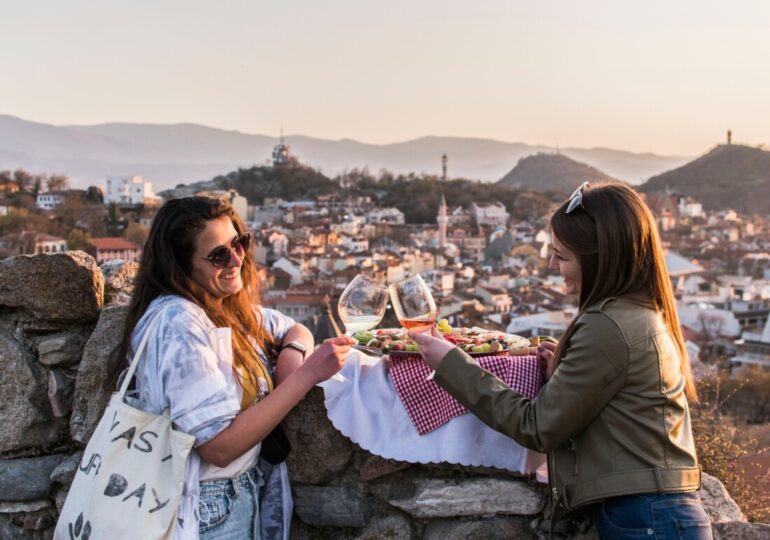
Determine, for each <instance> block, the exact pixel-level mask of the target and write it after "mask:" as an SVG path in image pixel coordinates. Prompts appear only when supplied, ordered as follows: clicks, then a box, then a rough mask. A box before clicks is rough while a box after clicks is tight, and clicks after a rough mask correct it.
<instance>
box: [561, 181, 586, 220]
mask: <svg viewBox="0 0 770 540" xmlns="http://www.w3.org/2000/svg"><path fill="white" fill-rule="evenodd" d="M589 186H590V184H589V183H588V182H583V183H582V184H580V185H579V186H578V188H577V189H576V190H575V191H573V192H572V195H570V196H569V203H568V204H567V208H566V209H565V210H564V213H565V214H571V213H572V212H573V211H574V210H575V208H577V207H580V208H582V209H583V211H585V210H586V207H585V206H583V191H584V190H585V188H587V187H589ZM586 214H587V215H588V217H591V214H588V212H586ZM591 219H592V220H593V218H592V217H591Z"/></svg>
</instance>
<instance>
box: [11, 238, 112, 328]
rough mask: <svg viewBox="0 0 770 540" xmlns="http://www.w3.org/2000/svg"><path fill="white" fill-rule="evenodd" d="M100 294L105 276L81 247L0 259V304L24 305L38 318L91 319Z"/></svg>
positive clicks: (99, 300) (94, 314) (100, 301)
mask: <svg viewBox="0 0 770 540" xmlns="http://www.w3.org/2000/svg"><path fill="white" fill-rule="evenodd" d="M103 297H104V277H103V276H102V273H101V271H100V270H99V267H97V266H96V261H95V260H94V258H93V257H91V256H90V255H88V254H86V253H84V252H82V251H68V252H65V253H55V254H47V253H43V254H40V255H33V256H27V255H21V256H18V257H8V258H6V259H3V260H2V261H0V305H2V306H9V307H18V308H23V309H25V310H27V311H28V312H30V313H31V314H32V315H34V316H35V317H36V318H38V319H50V320H65V321H86V320H93V319H95V318H96V317H98V316H99V311H100V310H101V308H102V299H103Z"/></svg>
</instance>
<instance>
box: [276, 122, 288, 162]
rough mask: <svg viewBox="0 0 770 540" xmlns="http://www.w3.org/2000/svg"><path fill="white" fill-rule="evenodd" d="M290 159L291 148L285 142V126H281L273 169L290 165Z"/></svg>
mask: <svg viewBox="0 0 770 540" xmlns="http://www.w3.org/2000/svg"><path fill="white" fill-rule="evenodd" d="M289 159H290V154H289V146H288V145H286V144H285V143H284V141H283V126H281V139H280V142H279V143H278V144H276V145H275V146H274V147H273V167H280V166H282V165H286V164H287V163H289Z"/></svg>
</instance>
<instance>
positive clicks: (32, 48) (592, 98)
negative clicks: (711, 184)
mask: <svg viewBox="0 0 770 540" xmlns="http://www.w3.org/2000/svg"><path fill="white" fill-rule="evenodd" d="M0 13H2V17H1V18H0V114H11V115H14V116H19V117H22V118H25V119H28V120H34V121H38V122H45V123H52V124H57V125H63V124H97V123H104V122H113V121H119V122H148V123H177V122H193V123H200V124H205V125H208V126H212V127H218V128H223V129H234V130H239V131H243V132H246V133H260V134H265V135H276V134H278V133H279V131H280V129H281V126H283V128H284V130H285V132H286V133H287V134H304V135H310V136H314V137H323V138H330V139H338V138H351V139H356V140H360V141H363V142H369V143H389V142H398V141H403V140H407V139H411V138H416V137H420V136H424V135H452V136H462V137H484V138H491V139H498V140H502V141H510V142H526V143H529V144H545V145H550V146H561V147H593V146H603V147H610V148H618V149H625V150H632V151H639V152H642V151H651V152H656V153H659V154H677V155H691V156H692V155H697V154H700V153H703V152H705V151H706V150H708V149H709V148H710V147H711V146H713V145H714V144H715V143H716V142H720V141H722V140H723V139H724V137H725V132H726V130H727V129H732V131H733V134H734V135H733V138H734V140H735V141H737V142H745V143H748V144H752V145H758V144H765V143H770V67H769V66H770V39H769V38H768V35H769V34H768V28H770V3H767V2H761V1H743V0H734V1H732V2H724V1H719V2H716V1H710V0H698V1H695V0H677V1H675V2H672V1H670V0H668V1H658V0H652V1H651V0H648V1H646V2H637V1H633V2H632V1H627V0H619V1H618V0H616V1H610V0H608V1H598V0H580V1H572V0H568V1H557V2H532V1H526V2H525V1H516V0H476V1H452V0H442V1H437V0H435V1H434V0H424V1H416V0H410V1H402V0H391V1H389V2H366V1H361V0H355V1H354V0H336V1H335V0H329V1H319V0H281V1H280V2H268V1H257V0H241V1H237V0H233V1H223V2H211V1H202V0H185V1H180V0H173V1H168V0H163V1H157V0H154V1H149V0H131V1H130V2H104V1H86V0H68V1H66V2H62V1H54V0H47V1H27V2H22V1H12V2H9V1H6V2H3V7H2V11H1V12H0Z"/></svg>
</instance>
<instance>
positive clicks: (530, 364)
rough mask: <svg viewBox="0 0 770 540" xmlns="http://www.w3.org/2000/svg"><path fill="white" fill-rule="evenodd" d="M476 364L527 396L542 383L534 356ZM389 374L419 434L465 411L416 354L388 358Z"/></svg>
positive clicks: (495, 358) (483, 360)
mask: <svg viewBox="0 0 770 540" xmlns="http://www.w3.org/2000/svg"><path fill="white" fill-rule="evenodd" d="M476 361H477V362H478V363H479V365H480V366H481V367H482V368H484V369H486V370H487V371H490V372H492V373H494V374H495V375H496V376H497V377H498V378H499V379H501V380H502V381H504V382H505V384H507V385H508V386H510V387H511V388H513V389H514V390H516V391H517V392H519V393H520V394H522V395H523V396H526V397H528V398H530V399H532V398H534V397H535V396H536V395H537V393H538V391H539V390H540V387H541V386H542V385H543V383H544V382H545V380H544V373H543V369H542V367H541V365H540V361H539V360H538V359H537V357H536V356H482V357H480V358H476ZM391 362H392V364H391V368H390V376H391V378H392V379H393V384H394V385H395V387H396V392H397V393H398V397H399V398H400V399H401V403H403V404H404V408H405V409H406V412H407V413H408V414H409V418H411V419H412V423H414V426H415V428H417V432H418V433H419V434H420V435H425V434H426V433H430V432H431V431H433V430H434V429H436V428H438V427H440V426H442V425H444V424H445V423H447V422H449V421H450V420H451V419H452V418H454V417H456V416H460V415H461V414H465V413H467V412H468V409H466V408H465V407H464V406H463V405H461V404H460V402H459V401H457V400H456V399H455V398H453V397H452V396H450V395H449V394H448V393H447V391H446V390H444V389H443V388H441V387H440V386H439V385H438V384H436V383H435V382H433V380H427V377H428V375H430V371H431V370H430V368H429V367H428V365H427V364H426V363H425V362H423V361H422V359H418V358H416V357H409V358H393V357H391Z"/></svg>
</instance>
